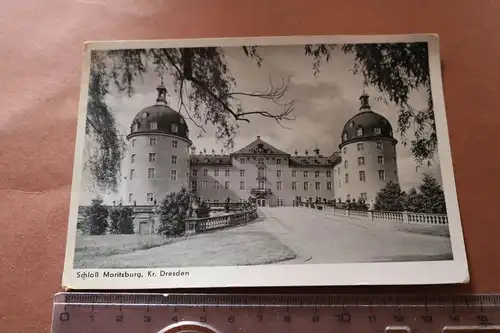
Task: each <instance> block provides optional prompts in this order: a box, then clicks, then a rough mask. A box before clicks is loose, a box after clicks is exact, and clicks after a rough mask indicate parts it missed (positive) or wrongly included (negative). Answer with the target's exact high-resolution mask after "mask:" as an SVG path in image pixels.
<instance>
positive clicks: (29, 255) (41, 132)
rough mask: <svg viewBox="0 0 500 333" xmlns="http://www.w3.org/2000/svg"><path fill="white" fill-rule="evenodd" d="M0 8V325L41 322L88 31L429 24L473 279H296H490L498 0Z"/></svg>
mask: <svg viewBox="0 0 500 333" xmlns="http://www.w3.org/2000/svg"><path fill="white" fill-rule="evenodd" d="M1 8H2V9H1V11H0V101H1V104H0V172H1V177H0V214H1V215H0V221H1V222H0V223H1V227H0V235H1V239H0V259H1V264H0V327H1V328H0V331H2V332H27V331H28V330H30V331H32V332H35V331H36V332H47V331H49V325H50V316H51V301H52V299H51V298H52V295H53V294H54V293H56V292H58V291H60V290H61V289H60V285H61V283H60V280H61V271H62V266H63V256H64V247H65V237H66V221H67V216H68V204H69V195H70V182H71V175H72V166H73V152H74V140H75V127H76V115H77V103H78V96H79V82H80V69H81V59H82V48H83V42H84V41H86V40H104V39H149V38H155V39H164V38H186V37H190V38H193V37H223V36H224V37H226V36H227V37H229V36H261V35H298V34H301V35H304V34H391V33H393V34H404V33H422V32H425V33H438V34H439V35H440V37H441V47H442V59H443V63H444V87H445V98H446V107H447V114H448V124H449V129H450V137H451V144H452V151H453V160H454V165H455V175H456V182H457V188H458V196H459V202H460V206H461V212H462V217H463V229H464V233H465V240H466V246H467V251H468V258H469V264H470V271H471V281H472V282H471V283H470V284H468V285H461V286H445V287H408V288H378V287H375V288H363V289H358V288H347V289H345V288H334V289H324V288H323V289H309V290H301V292H309V291H311V292H318V291H321V292H332V291H335V292H353V291H356V292H381V291H391V292H394V291H399V292H424V291H425V292H430V291H433V292H434V291H439V292H443V291H445V292H500V246H498V238H499V236H500V222H499V220H498V216H499V214H498V213H499V210H498V207H499V204H500V201H499V200H498V198H499V194H498V189H499V188H500V177H499V176H498V171H499V167H498V165H499V163H500V158H499V155H498V153H497V148H498V147H499V144H500V142H499V141H500V137H499V135H498V134H497V133H498V131H499V128H500V114H499V106H500V91H499V87H500V63H499V56H500V38H499V36H498V35H497V34H498V33H499V32H500V20H499V19H498V17H499V16H500V1H495V0H491V1H487V0H469V1H465V0H464V1H458V0H455V1H436V0H425V1H423V0H412V1H401V0H391V1H389V0H388V1H382V0H379V1H373V0H351V1H345V0H338V1H337V0H336V1H333V0H325V1H314V0H303V1H295V0H280V1H278V0H274V1H269V0H253V1H250V0H247V1H234V0H233V1H229V0H228V1H223V0H199V1H195V0H147V1H146V0H144V1H135V0H79V1H74V0H44V1H34V0H33V1H28V0H15V1H9V2H7V1H4V2H3V3H2V4H1ZM443 171H444V172H446V170H443ZM252 291H254V290H252ZM260 291H262V290H260Z"/></svg>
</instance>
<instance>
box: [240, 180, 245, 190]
mask: <svg viewBox="0 0 500 333" xmlns="http://www.w3.org/2000/svg"><path fill="white" fill-rule="evenodd" d="M244 189H245V181H243V180H242V181H240V190H244Z"/></svg>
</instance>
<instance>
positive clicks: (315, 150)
mask: <svg viewBox="0 0 500 333" xmlns="http://www.w3.org/2000/svg"><path fill="white" fill-rule="evenodd" d="M314 154H316V157H319V147H316V149H314Z"/></svg>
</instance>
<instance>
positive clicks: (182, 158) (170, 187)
mask: <svg viewBox="0 0 500 333" xmlns="http://www.w3.org/2000/svg"><path fill="white" fill-rule="evenodd" d="M156 89H157V91H158V98H157V99H156V104H154V105H152V106H149V107H147V108H145V109H143V110H141V111H140V112H139V113H138V114H137V115H136V116H135V118H134V120H133V121H132V125H131V127H130V134H129V135H127V159H128V163H127V165H128V170H127V172H128V174H127V175H126V198H125V200H124V202H125V203H126V204H127V205H132V204H134V203H135V204H137V205H151V204H154V202H155V201H160V200H162V199H163V198H164V196H165V195H166V194H167V193H170V192H176V191H179V190H180V188H181V187H182V186H185V187H187V186H188V177H189V147H190V146H191V141H190V140H189V129H188V126H187V124H186V121H185V120H184V118H183V117H182V116H181V115H180V114H179V113H178V112H177V111H175V110H173V109H172V108H170V107H169V106H168V104H167V101H166V94H167V89H166V88H165V86H164V85H163V82H162V84H161V85H160V86H158V87H157V88H156Z"/></svg>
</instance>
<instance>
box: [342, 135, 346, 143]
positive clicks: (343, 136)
mask: <svg viewBox="0 0 500 333" xmlns="http://www.w3.org/2000/svg"><path fill="white" fill-rule="evenodd" d="M345 140H347V133H344V135H342V141H345Z"/></svg>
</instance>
